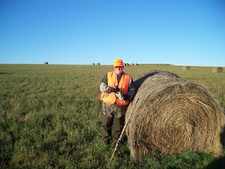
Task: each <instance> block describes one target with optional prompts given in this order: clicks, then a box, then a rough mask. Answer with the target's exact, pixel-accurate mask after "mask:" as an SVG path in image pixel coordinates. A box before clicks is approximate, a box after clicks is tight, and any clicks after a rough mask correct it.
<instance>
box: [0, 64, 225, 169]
mask: <svg viewBox="0 0 225 169" xmlns="http://www.w3.org/2000/svg"><path fill="white" fill-rule="evenodd" d="M112 68H113V67H112V66H105V65H0V166H2V167H3V168H106V165H108V168H149V167H150V166H151V168H204V167H206V166H208V168H210V167H212V168H215V166H217V165H222V164H224V158H225V155H223V156H222V157H221V158H219V159H216V158H214V157H213V156H212V155H211V154H199V153H193V152H189V151H185V152H184V153H182V154H181V155H179V156H166V157H163V156H161V155H160V154H155V155H152V156H151V157H147V158H146V161H145V162H144V163H141V164H136V163H134V162H132V161H131V160H130V159H129V150H128V148H127V146H126V144H124V145H120V147H119V150H118V152H117V153H116V156H115V158H114V160H113V161H112V163H111V164H110V165H109V159H110V156H111V154H112V151H113V149H114V147H111V146H105V145H103V144H102V143H101V140H100V124H99V121H100V117H101V103H100V102H99V100H98V94H99V85H100V81H101V78H102V77H103V76H104V75H105V74H106V72H108V71H111V70H112ZM156 69H157V70H166V71H170V72H173V73H176V74H177V75H179V76H180V77H181V78H182V79H186V80H188V81H191V82H194V83H197V84H200V85H202V86H203V87H204V88H206V89H207V90H208V91H209V92H210V93H211V94H212V95H213V97H214V98H215V99H216V100H218V102H219V104H220V105H221V107H222V108H225V87H224V86H225V72H223V73H213V72H212V69H213V68H212V67H191V69H190V70H183V69H182V66H172V65H138V66H126V67H125V69H124V71H125V72H127V73H129V74H130V75H131V76H133V78H135V77H136V76H138V75H140V74H143V73H147V72H149V71H152V70H156ZM223 154H225V153H223ZM221 160H222V162H221ZM216 161H219V162H218V163H217V162H216Z"/></svg>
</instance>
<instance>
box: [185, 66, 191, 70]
mask: <svg viewBox="0 0 225 169" xmlns="http://www.w3.org/2000/svg"><path fill="white" fill-rule="evenodd" d="M183 70H191V67H190V66H184V67H183Z"/></svg>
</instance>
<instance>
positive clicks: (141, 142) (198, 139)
mask: <svg viewBox="0 0 225 169" xmlns="http://www.w3.org/2000/svg"><path fill="white" fill-rule="evenodd" d="M134 84H135V86H136V88H137V93H136V96H135V98H134V100H133V102H132V103H131V104H130V105H129V106H128V109H127V115H126V121H128V118H129V117H130V118H129V123H128V124H127V128H126V135H127V137H128V146H129V149H130V152H131V157H132V158H133V159H134V160H139V161H140V160H142V159H143V157H145V156H146V155H149V154H152V153H154V152H160V153H162V154H178V153H180V152H181V151H183V150H186V149H189V150H192V151H196V152H212V153H214V154H215V155H219V154H220V153H221V146H222V144H221V141H220V135H221V133H222V127H223V124H224V114H223V112H222V110H221V108H220V106H219V105H218V103H217V101H216V100H214V99H213V97H212V96H211V95H210V93H208V92H207V91H206V90H205V89H204V88H203V87H201V86H199V85H197V84H193V83H190V82H188V81H185V80H182V79H181V78H179V77H178V76H177V75H176V74H173V73H170V72H166V71H152V72H150V73H147V74H145V75H143V77H141V78H139V79H137V80H135V81H134Z"/></svg>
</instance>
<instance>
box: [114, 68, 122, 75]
mask: <svg viewBox="0 0 225 169" xmlns="http://www.w3.org/2000/svg"><path fill="white" fill-rule="evenodd" d="M114 70H115V73H116V74H118V75H120V74H122V73H123V66H116V67H114Z"/></svg>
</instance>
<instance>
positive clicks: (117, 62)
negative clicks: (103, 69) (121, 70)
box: [113, 59, 124, 67]
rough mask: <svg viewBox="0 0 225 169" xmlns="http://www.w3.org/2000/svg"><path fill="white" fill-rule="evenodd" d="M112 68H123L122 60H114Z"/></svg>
mask: <svg viewBox="0 0 225 169" xmlns="http://www.w3.org/2000/svg"><path fill="white" fill-rule="evenodd" d="M113 66H114V67H116V66H124V65H123V60H122V59H116V60H114V64H113Z"/></svg>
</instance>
